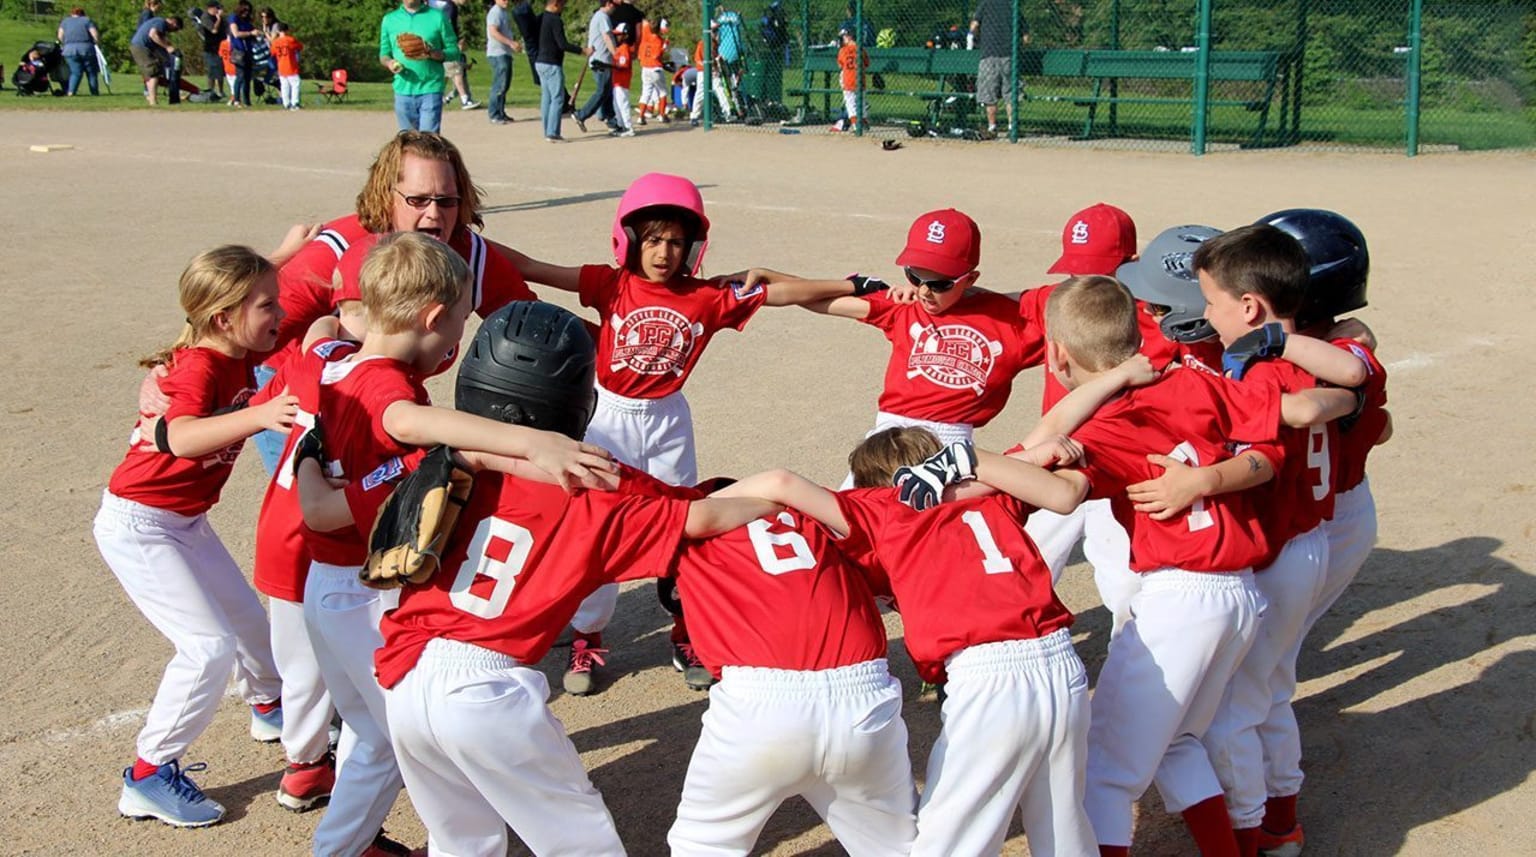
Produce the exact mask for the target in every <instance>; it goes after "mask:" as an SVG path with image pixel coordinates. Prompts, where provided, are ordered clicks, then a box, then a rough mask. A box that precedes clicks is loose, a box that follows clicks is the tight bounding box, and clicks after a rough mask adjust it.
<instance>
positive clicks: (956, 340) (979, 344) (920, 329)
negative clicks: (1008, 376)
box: [907, 324, 1003, 396]
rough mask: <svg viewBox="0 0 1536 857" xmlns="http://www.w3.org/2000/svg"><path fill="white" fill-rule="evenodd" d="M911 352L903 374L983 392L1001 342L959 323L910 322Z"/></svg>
mask: <svg viewBox="0 0 1536 857" xmlns="http://www.w3.org/2000/svg"><path fill="white" fill-rule="evenodd" d="M911 332H912V353H911V355H910V356H908V357H907V377H908V378H909V379H911V378H917V377H919V376H921V377H923V378H927V379H928V380H929V381H932V382H933V383H935V384H938V385H939V386H940V387H948V388H950V389H951V390H971V391H972V392H974V393H975V394H976V395H978V396H980V395H982V394H983V393H985V392H986V388H987V378H988V377H990V376H991V374H992V367H993V366H995V365H997V358H998V356H999V355H1000V354H1002V353H1003V344H1002V343H1001V342H998V341H997V340H995V339H988V338H987V337H986V335H985V334H983V333H982V332H981V331H979V330H977V329H976V328H974V327H969V326H967V325H963V324H941V325H927V326H924V325H921V324H914V325H912V330H911Z"/></svg>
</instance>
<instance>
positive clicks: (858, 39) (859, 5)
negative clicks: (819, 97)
mask: <svg viewBox="0 0 1536 857" xmlns="http://www.w3.org/2000/svg"><path fill="white" fill-rule="evenodd" d="M853 31H854V32H853V73H854V74H856V75H858V83H859V87H858V95H857V96H856V97H855V98H854V100H853V103H854V112H855V113H857V114H858V118H857V119H855V118H854V117H852V116H849V117H848V121H849V122H852V123H854V124H853V135H854V136H855V137H862V136H864V61H865V59H866V58H867V55H866V54H865V53H864V52H865V51H867V50H869V49H868V48H866V47H864V0H854V4H853Z"/></svg>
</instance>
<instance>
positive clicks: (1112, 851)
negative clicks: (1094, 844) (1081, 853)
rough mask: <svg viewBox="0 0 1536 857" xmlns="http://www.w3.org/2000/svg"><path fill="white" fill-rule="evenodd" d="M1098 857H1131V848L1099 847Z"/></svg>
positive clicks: (1123, 846) (1122, 846) (1125, 846)
mask: <svg viewBox="0 0 1536 857" xmlns="http://www.w3.org/2000/svg"><path fill="white" fill-rule="evenodd" d="M1099 857H1131V846H1129V845H1100V846H1099Z"/></svg>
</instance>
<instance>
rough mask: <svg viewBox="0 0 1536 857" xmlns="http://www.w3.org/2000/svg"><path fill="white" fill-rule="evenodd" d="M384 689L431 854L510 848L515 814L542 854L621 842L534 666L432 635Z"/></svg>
mask: <svg viewBox="0 0 1536 857" xmlns="http://www.w3.org/2000/svg"><path fill="white" fill-rule="evenodd" d="M384 699H385V704H386V706H387V707H388V709H389V728H390V738H391V740H393V742H394V748H395V756H396V758H397V759H399V761H400V773H401V774H402V775H404V777H405V784H406V787H407V788H408V790H409V794H410V796H411V803H412V804H414V805H415V807H416V812H417V814H418V815H420V816H421V820H422V823H423V824H425V825H426V827H427V850H428V851H430V852H431V853H432V854H434V855H444V857H469V855H486V857H490V855H495V857H502V855H505V854H506V853H507V827H508V826H511V828H512V831H513V832H514V833H516V834H517V836H518V838H519V839H521V840H522V841H523V843H524V844H525V845H527V846H528V849H529V850H530V851H532V852H533V853H535V854H538V855H541V857H556V855H573V857H589V855H590V856H591V857H600V855H615V854H618V855H622V854H623V853H624V846H623V845H622V844H620V842H619V834H618V832H617V831H616V830H615V829H614V826H613V817H612V816H610V815H609V814H608V807H607V806H605V805H604V804H603V797H602V795H600V794H598V791H597V789H596V788H593V786H592V781H591V780H589V779H588V778H587V772H586V771H585V770H584V769H583V768H582V766H581V758H580V756H578V755H577V753H576V747H575V745H574V744H572V743H571V739H570V738H568V737H566V734H565V727H564V726H563V725H561V723H560V721H559V720H558V719H556V717H555V715H554V714H553V713H552V712H551V711H550V710H549V707H548V706H547V705H546V704H545V703H546V701H547V700H548V699H549V684H548V682H547V681H546V680H545V678H544V674H543V673H541V672H539V671H538V670H537V669H531V668H529V667H525V666H521V665H519V664H518V663H517V661H515V660H513V659H512V658H510V657H507V656H506V655H504V654H501V653H499V652H493V651H491V650H490V649H484V648H481V647H479V646H475V645H472V644H469V643H461V642H458V641H456V640H444V639H436V640H432V641H431V642H429V643H427V647H426V649H425V650H424V651H423V652H422V654H421V660H420V661H418V662H417V664H416V666H415V668H414V669H412V670H411V671H410V672H409V673H406V675H405V678H403V679H401V680H400V683H399V684H397V685H395V686H394V687H393V688H391V689H390V690H387V691H385V692H384Z"/></svg>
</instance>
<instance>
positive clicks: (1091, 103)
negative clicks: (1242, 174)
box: [698, 0, 1536, 154]
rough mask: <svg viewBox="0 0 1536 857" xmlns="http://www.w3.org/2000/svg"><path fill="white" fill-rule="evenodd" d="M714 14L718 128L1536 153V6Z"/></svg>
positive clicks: (1139, 4) (930, 5) (800, 7)
mask: <svg viewBox="0 0 1536 857" xmlns="http://www.w3.org/2000/svg"><path fill="white" fill-rule="evenodd" d="M700 13H701V15H702V19H703V20H704V21H709V22H712V23H711V25H710V26H709V27H708V28H707V29H705V32H704V39H703V40H704V42H705V49H706V51H707V52H708V53H706V54H705V55H706V56H709V55H711V54H712V55H713V57H714V59H713V61H712V62H705V63H704V64H703V68H702V69H700V74H699V78H700V85H699V86H698V91H701V92H702V91H709V92H712V93H713V94H712V96H711V97H709V98H707V99H706V100H705V103H704V105H703V106H704V109H703V110H702V111H701V112H702V116H703V121H704V124H705V126H706V127H713V126H715V125H719V124H722V123H724V124H741V125H744V126H748V127H757V128H761V129H764V130H769V131H777V132H779V133H840V134H854V135H860V136H862V135H866V134H869V135H880V136H891V135H895V136H903V135H910V136H913V137H938V138H945V139H959V140H977V141H985V140H993V139H1004V140H1012V141H1018V142H1025V143H1030V144H1038V145H1044V144H1054V145H1094V146H1114V147H1119V148H1145V149H1175V150H1188V151H1192V152H1194V153H1196V154H1200V153H1204V152H1206V151H1211V150H1217V149H1227V148H1238V147H1241V148H1268V147H1278V146H1297V145H1305V146H1312V147H1369V148H1379V149H1396V150H1399V151H1405V152H1407V153H1408V154H1417V153H1418V152H1419V151H1422V150H1441V149H1490V148H1525V147H1531V146H1533V144H1536V107H1533V104H1532V95H1533V90H1536V4H1533V2H1532V0H1510V2H1483V3H1446V2H1435V0H931V2H923V0H855V2H851V3H850V2H846V0H780V2H777V3H770V2H769V0H761V2H752V3H746V4H744V3H741V2H737V0H703V2H702V3H701V5H700ZM701 29H704V28H701ZM1015 71H1016V72H1017V73H1015ZM1200 105H1204V109H1201V108H1200Z"/></svg>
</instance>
